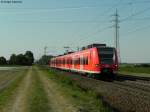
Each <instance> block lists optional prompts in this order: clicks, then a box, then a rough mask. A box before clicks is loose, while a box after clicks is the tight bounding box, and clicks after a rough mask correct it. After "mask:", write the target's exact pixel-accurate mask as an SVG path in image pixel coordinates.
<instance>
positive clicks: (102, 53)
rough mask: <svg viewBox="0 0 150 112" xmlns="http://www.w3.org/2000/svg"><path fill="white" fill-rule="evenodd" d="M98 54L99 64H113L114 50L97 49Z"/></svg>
mask: <svg viewBox="0 0 150 112" xmlns="http://www.w3.org/2000/svg"><path fill="white" fill-rule="evenodd" d="M98 54H99V59H100V63H101V64H113V63H114V62H115V49H114V48H98Z"/></svg>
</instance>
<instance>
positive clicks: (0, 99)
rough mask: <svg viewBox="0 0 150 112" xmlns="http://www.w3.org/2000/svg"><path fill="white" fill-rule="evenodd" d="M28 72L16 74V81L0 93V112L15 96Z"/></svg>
mask: <svg viewBox="0 0 150 112" xmlns="http://www.w3.org/2000/svg"><path fill="white" fill-rule="evenodd" d="M25 74H26V71H22V72H21V73H20V72H19V73H16V75H18V76H16V79H15V80H14V81H12V82H11V83H10V84H9V86H7V87H6V88H5V89H3V90H2V91H0V110H1V109H2V108H3V107H4V105H5V104H7V102H8V101H9V99H10V98H11V96H12V95H13V94H14V92H15V90H16V89H17V87H18V86H19V83H20V82H21V81H22V80H23V78H24V76H25Z"/></svg>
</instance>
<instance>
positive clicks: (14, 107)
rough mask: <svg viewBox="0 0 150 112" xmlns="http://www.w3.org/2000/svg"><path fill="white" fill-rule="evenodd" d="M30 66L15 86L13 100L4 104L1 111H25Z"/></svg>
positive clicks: (29, 81)
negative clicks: (4, 106) (17, 85)
mask: <svg viewBox="0 0 150 112" xmlns="http://www.w3.org/2000/svg"><path fill="white" fill-rule="evenodd" d="M31 72H32V68H30V69H29V71H28V72H27V74H26V76H25V78H24V79H23V81H22V83H21V84H20V86H19V87H18V88H17V92H16V93H15V95H14V96H13V100H12V101H10V102H9V103H8V105H6V108H5V109H4V110H3V112H26V104H25V103H26V96H27V92H28V89H29V86H30V83H31Z"/></svg>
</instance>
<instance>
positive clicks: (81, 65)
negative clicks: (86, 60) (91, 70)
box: [80, 55, 83, 70]
mask: <svg viewBox="0 0 150 112" xmlns="http://www.w3.org/2000/svg"><path fill="white" fill-rule="evenodd" d="M80 70H83V55H81V56H80Z"/></svg>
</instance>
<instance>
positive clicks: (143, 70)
mask: <svg viewBox="0 0 150 112" xmlns="http://www.w3.org/2000/svg"><path fill="white" fill-rule="evenodd" d="M119 73H120V74H130V75H133V76H140V77H150V67H142V66H140V67H137V66H131V65H130V66H120V67H119Z"/></svg>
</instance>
